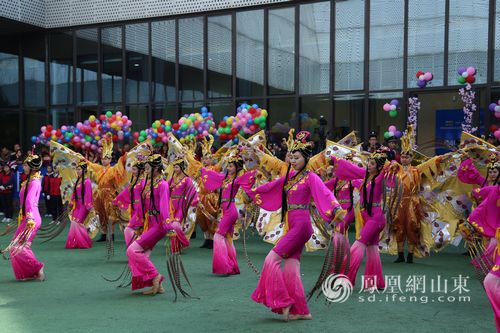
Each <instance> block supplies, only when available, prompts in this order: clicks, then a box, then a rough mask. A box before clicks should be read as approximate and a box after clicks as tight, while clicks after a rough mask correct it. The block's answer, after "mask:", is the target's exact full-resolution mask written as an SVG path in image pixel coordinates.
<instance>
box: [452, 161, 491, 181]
mask: <svg viewBox="0 0 500 333" xmlns="http://www.w3.org/2000/svg"><path fill="white" fill-rule="evenodd" d="M457 177H458V179H459V180H460V181H461V182H462V183H465V184H475V185H479V186H481V185H483V184H484V180H485V178H484V177H483V176H481V174H480V173H479V171H478V170H477V169H476V166H475V165H474V163H473V162H472V159H470V158H468V159H466V160H465V161H462V163H460V167H459V168H458V171H457Z"/></svg>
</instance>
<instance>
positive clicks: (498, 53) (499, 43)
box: [493, 1, 500, 82]
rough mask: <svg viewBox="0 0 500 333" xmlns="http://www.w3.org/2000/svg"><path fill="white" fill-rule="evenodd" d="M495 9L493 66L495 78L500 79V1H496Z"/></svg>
mask: <svg viewBox="0 0 500 333" xmlns="http://www.w3.org/2000/svg"><path fill="white" fill-rule="evenodd" d="M496 4H497V8H496V11H495V66H494V67H493V73H494V75H493V76H494V80H495V81H497V82H498V81H500V1H497V2H496Z"/></svg>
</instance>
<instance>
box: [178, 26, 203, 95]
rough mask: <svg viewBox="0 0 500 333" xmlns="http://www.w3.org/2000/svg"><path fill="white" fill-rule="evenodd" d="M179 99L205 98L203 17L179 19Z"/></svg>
mask: <svg viewBox="0 0 500 333" xmlns="http://www.w3.org/2000/svg"><path fill="white" fill-rule="evenodd" d="M179 85H180V86H179V99H180V100H183V101H190V100H200V99H203V17H193V18H186V19H180V20H179Z"/></svg>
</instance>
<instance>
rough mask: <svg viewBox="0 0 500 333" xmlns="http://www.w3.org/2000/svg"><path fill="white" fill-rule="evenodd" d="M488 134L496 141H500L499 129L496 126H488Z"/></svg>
mask: <svg viewBox="0 0 500 333" xmlns="http://www.w3.org/2000/svg"><path fill="white" fill-rule="evenodd" d="M490 132H491V133H493V135H494V136H495V138H497V140H498V141H500V128H498V126H497V125H495V124H493V125H491V126H490Z"/></svg>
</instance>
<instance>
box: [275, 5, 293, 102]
mask: <svg viewBox="0 0 500 333" xmlns="http://www.w3.org/2000/svg"><path fill="white" fill-rule="evenodd" d="M294 32H295V8H284V9H273V10H270V11H269V45H268V49H269V59H268V64H269V93H270V94H288V93H293V92H294V91H295V85H294V77H295V75H294V68H295V34H294Z"/></svg>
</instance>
